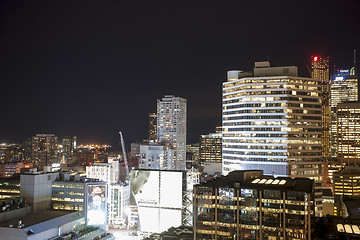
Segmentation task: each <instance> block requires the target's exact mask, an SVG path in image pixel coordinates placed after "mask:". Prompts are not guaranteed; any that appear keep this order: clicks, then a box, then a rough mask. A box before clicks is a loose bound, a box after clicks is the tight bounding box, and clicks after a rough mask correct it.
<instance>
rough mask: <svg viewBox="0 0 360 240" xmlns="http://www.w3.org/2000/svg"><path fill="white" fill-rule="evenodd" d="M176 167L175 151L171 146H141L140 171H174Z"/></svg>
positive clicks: (155, 144)
mask: <svg viewBox="0 0 360 240" xmlns="http://www.w3.org/2000/svg"><path fill="white" fill-rule="evenodd" d="M174 165H175V163H174V150H173V149H171V148H170V147H169V146H163V145H160V144H157V143H152V142H150V143H149V144H147V145H145V144H143V145H140V159H139V168H140V169H158V170H173V169H174V167H175V166H174Z"/></svg>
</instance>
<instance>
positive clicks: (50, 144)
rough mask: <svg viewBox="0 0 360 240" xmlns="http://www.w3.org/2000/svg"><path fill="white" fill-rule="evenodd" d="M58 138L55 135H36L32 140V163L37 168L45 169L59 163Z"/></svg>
mask: <svg viewBox="0 0 360 240" xmlns="http://www.w3.org/2000/svg"><path fill="white" fill-rule="evenodd" d="M57 151H58V138H57V137H56V136H55V135H54V134H36V136H35V137H33V138H32V152H31V156H32V161H33V162H34V164H35V166H37V167H43V166H47V165H51V164H52V163H57V162H59V160H58V154H57Z"/></svg>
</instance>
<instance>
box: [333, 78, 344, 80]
mask: <svg viewBox="0 0 360 240" xmlns="http://www.w3.org/2000/svg"><path fill="white" fill-rule="evenodd" d="M335 80H344V77H335Z"/></svg>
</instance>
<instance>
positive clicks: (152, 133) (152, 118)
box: [149, 113, 157, 141]
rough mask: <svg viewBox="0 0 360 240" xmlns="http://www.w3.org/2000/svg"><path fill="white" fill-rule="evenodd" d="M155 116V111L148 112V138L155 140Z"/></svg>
mask: <svg viewBox="0 0 360 240" xmlns="http://www.w3.org/2000/svg"><path fill="white" fill-rule="evenodd" d="M156 125H157V116H156V113H149V140H153V141H154V140H156V138H157V137H156V135H157V134H156V132H157V126H156Z"/></svg>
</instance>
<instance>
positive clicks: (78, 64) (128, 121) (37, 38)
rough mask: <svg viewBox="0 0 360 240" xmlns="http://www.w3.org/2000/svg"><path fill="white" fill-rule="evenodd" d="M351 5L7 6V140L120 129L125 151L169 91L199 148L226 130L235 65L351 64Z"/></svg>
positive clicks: (0, 57)
mask: <svg viewBox="0 0 360 240" xmlns="http://www.w3.org/2000/svg"><path fill="white" fill-rule="evenodd" d="M356 3H357V2H356V1H345V2H340V1H336V2H331V3H329V2H325V1H324V2H323V1H320V2H318V1H317V2H311V1H301V2H289V1H278V2H276V3H273V2H269V1H258V2H256V4H255V3H244V2H237V1H228V2H217V1H206V2H203V3H202V2H189V3H177V4H174V3H170V2H165V1H163V2H144V3H140V2H99V1H91V0H90V1H86V2H80V1H76V2H73V1H62V2H53V1H37V2H29V1H10V0H5V1H1V3H0V19H1V21H0V27H1V38H0V43H1V53H0V78H1V80H2V87H1V89H2V91H1V94H0V100H1V103H2V105H1V106H2V107H1V112H2V114H1V118H0V119H1V122H0V143H2V142H7V143H12V142H21V141H22V140H24V139H25V138H28V137H32V136H34V135H35V134H37V133H54V134H55V135H57V136H58V137H59V139H60V138H61V137H64V136H70V135H75V136H77V137H78V142H79V143H98V144H110V145H112V146H114V147H115V146H117V145H118V139H119V137H118V131H119V130H121V131H122V132H123V133H124V138H125V142H126V145H127V146H129V145H130V143H131V142H135V141H140V140H142V139H144V138H147V134H148V113H149V112H154V111H155V110H156V100H157V99H159V98H162V97H163V96H164V95H167V94H172V95H175V96H179V97H183V98H186V99H187V103H188V118H187V124H188V127H187V135H188V139H187V142H188V143H194V142H196V141H198V139H199V137H200V135H201V134H207V133H210V132H215V127H216V126H218V125H221V101H222V100H221V91H222V82H224V81H225V80H226V72H227V71H228V70H233V69H239V70H244V71H247V70H251V69H252V68H253V66H254V62H255V61H266V60H268V59H269V60H270V63H271V65H272V66H286V65H295V66H298V67H299V75H300V76H308V70H307V67H306V65H307V64H309V63H310V60H311V56H315V55H318V56H329V57H330V71H331V72H333V69H334V67H333V66H334V65H336V68H343V69H349V68H351V67H352V65H353V50H354V49H356V50H358V55H359V54H360V47H359V46H360V41H359V29H360V17H359V16H360V15H359V14H358V10H357V9H356V8H355V7H354V6H356V5H357V4H356ZM358 59H359V58H358ZM358 62H359V61H358ZM358 65H359V64H358ZM127 148H128V147H127ZM128 150H129V149H128Z"/></svg>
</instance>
